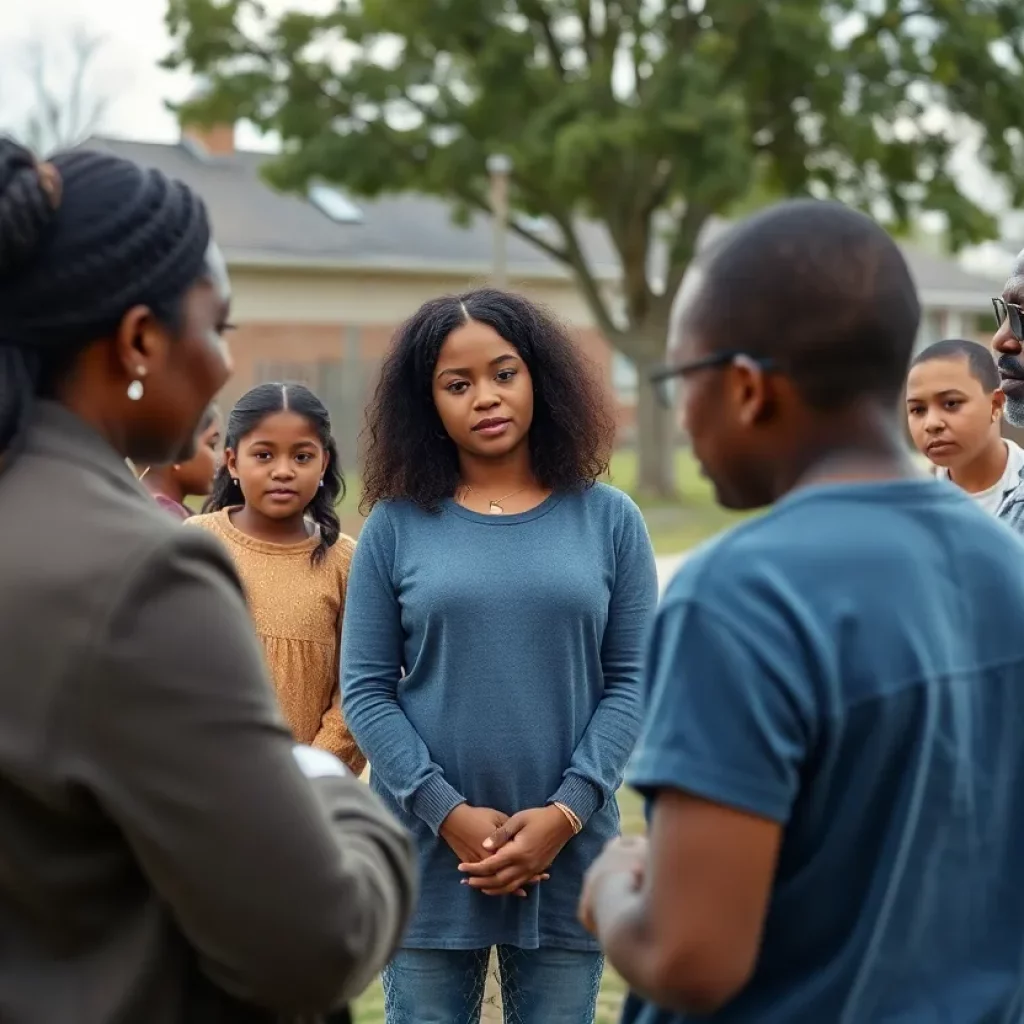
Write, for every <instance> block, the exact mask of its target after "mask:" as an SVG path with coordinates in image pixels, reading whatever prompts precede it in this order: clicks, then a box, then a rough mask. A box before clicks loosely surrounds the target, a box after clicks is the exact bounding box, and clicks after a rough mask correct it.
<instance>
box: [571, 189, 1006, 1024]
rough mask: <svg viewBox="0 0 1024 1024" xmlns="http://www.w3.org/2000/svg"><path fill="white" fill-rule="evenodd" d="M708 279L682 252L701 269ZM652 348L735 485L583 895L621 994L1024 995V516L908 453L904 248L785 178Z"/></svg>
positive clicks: (892, 1012) (737, 1011)
mask: <svg viewBox="0 0 1024 1024" xmlns="http://www.w3.org/2000/svg"><path fill="white" fill-rule="evenodd" d="M691 283H692V282H691ZM682 305H683V308H682V309H681V310H680V316H679V319H678V321H677V322H676V323H675V325H674V330H673V337H672V352H671V359H670V365H669V367H668V368H667V369H666V371H665V373H664V374H663V377H664V380H666V381H671V382H672V383H673V384H674V385H675V386H677V388H678V390H679V394H678V395H677V396H676V397H675V401H676V402H677V403H678V408H679V409H680V411H681V414H682V417H683V421H684V424H685V427H686V430H687V431H688V433H689V436H690V438H691V441H692V445H693V450H694V453H695V454H696V456H697V458H698V459H699V460H700V462H701V464H702V466H703V468H704V470H705V471H706V473H707V475H708V476H709V477H710V479H711V481H712V483H713V484H714V486H715V489H716V492H717V495H718V498H719V500H720V501H721V502H722V503H723V504H724V505H727V506H729V507H731V508H746V509H749V508H755V507H759V506H763V505H768V504H774V508H773V509H772V510H771V511H770V512H768V513H767V514H766V515H764V516H762V517H761V518H758V519H754V520H751V521H749V522H746V523H744V524H742V525H741V526H739V527H738V528H737V529H734V530H732V531H731V532H729V533H727V534H726V535H724V536H723V537H721V538H719V539H718V540H716V541H714V542H712V543H710V544H709V545H707V546H706V547H704V548H703V549H702V550H700V551H698V552H697V553H696V554H695V555H693V556H692V557H691V558H690V559H688V560H687V562H686V563H685V565H684V567H683V569H682V570H681V572H680V573H679V575H678V576H677V577H676V579H675V580H674V581H673V582H672V584H671V585H670V586H669V588H668V591H667V594H666V596H665V599H664V603H663V606H662V608H661V609H660V612H659V614H658V618H657V622H656V625H655V628H654V632H653V635H652V638H651V645H650V661H649V667H648V675H647V680H646V686H647V695H646V696H647V709H646V724H645V727H644V731H643V734H642V737H641V740H640V744H639V747H638V749H637V751H636V754H635V756H634V761H633V764H632V769H631V775H630V781H631V782H632V784H633V785H634V786H636V787H637V788H638V789H639V790H640V791H641V792H642V793H643V794H644V795H645V796H646V798H647V801H648V817H649V825H650V829H649V836H650V838H649V845H648V841H646V840H639V839H634V840H620V841H618V842H616V843H614V844H612V846H610V847H609V848H608V850H607V851H606V852H605V854H604V855H603V856H602V858H601V859H600V860H599V861H598V862H597V864H596V865H595V866H594V867H593V869H592V870H591V872H590V874H589V876H588V879H587V884H586V887H585V890H584V894H583V898H582V903H581V918H582V920H583V921H584V923H585V924H586V925H587V926H588V927H589V928H590V929H591V930H592V931H593V932H594V933H595V934H596V935H597V936H598V937H599V938H600V940H601V943H602V945H603V947H604V949H605V951H606V952H607V955H608V958H609V960H610V962H611V964H612V965H613V966H614V967H615V968H617V969H618V971H619V972H620V973H621V974H622V976H623V977H624V978H625V979H626V981H627V982H628V983H629V984H630V986H631V988H632V990H633V993H634V994H633V995H632V996H631V997H630V1000H629V1002H628V1004H627V1007H626V1011H625V1017H624V1020H625V1021H626V1022H628V1024H678V1022H683V1021H692V1020H695V1019H698V1018H699V1019H701V1020H712V1021H715V1022H719V1024H726V1022H728V1024H783V1022H784V1024H896V1022H899V1024H904V1022H907V1024H910V1022H913V1024H918V1022H932V1021H934V1022H942V1024H1009V1022H1011V1021H1013V1022H1019V1021H1021V1020H1022V1019H1024V884H1022V879H1021V870H1022V866H1024V628H1022V626H1021V624H1022V623H1024V542H1022V541H1021V540H1020V539H1018V538H1017V537H1016V536H1015V535H1014V534H1012V533H1011V532H1010V531H1009V530H1008V529H1007V528H1006V527H1005V526H1004V525H1003V524H1002V523H1000V522H999V521H997V520H995V519H993V518H991V517H989V516H986V515H985V514H984V513H983V512H982V511H981V510H980V509H978V508H977V507H976V506H975V504H974V502H972V501H971V499H970V498H969V497H967V496H966V495H964V494H963V493H962V492H960V491H958V490H956V489H954V488H951V487H945V486H943V485H942V484H940V483H938V482H936V481H933V480H930V479H924V478H920V477H918V476H917V475H915V470H914V469H913V468H912V466H911V463H910V460H909V457H908V455H907V453H906V451H905V447H904V444H903V442H902V440H901V433H900V425H899V420H898V412H897V403H898V398H899V395H900V391H901V388H902V385H903V381H904V378H905V374H906V369H907V364H908V362H909V359H910V355H911V351H912V348H913V344H914V338H915V334H916V332H917V326H918V316H919V309H918V302H917V298H916V296H915V290H914V285H913V282H912V281H911V278H910V274H909V273H908V270H907V267H906V264H905V263H904V261H903V258H902V256H901V255H900V252H899V250H898V249H897V247H896V246H895V245H894V244H893V242H892V241H891V240H890V239H889V237H888V236H887V235H886V234H885V233H884V232H883V231H882V230H881V229H880V228H879V227H878V226H877V225H876V224H874V223H873V222H872V221H871V220H870V219H868V218H867V217H864V216H862V215H861V214H858V213H855V212H853V211H851V210H848V209H846V208H844V207H841V206H838V205H835V204H830V203H816V202H812V201H800V202H791V203H785V204H782V205H780V206H777V207H774V208H772V209H770V210H768V211H766V212H764V213H762V214H760V215H759V216H757V217H755V218H753V219H752V220H750V221H747V222H746V223H744V224H743V225H741V226H740V227H739V228H737V229H735V230H734V231H733V232H732V233H731V234H730V236H729V237H728V238H727V239H726V240H725V241H724V243H723V244H721V245H720V246H718V247H717V248H716V249H715V250H714V251H713V252H712V254H711V256H710V258H709V259H708V260H707V262H706V263H705V264H704V265H703V266H702V267H701V274H700V278H699V280H698V282H697V283H696V286H695V287H693V288H691V289H690V294H689V295H688V297H687V301H686V302H685V303H683V304H682Z"/></svg>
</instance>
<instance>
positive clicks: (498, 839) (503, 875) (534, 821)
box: [440, 804, 573, 897]
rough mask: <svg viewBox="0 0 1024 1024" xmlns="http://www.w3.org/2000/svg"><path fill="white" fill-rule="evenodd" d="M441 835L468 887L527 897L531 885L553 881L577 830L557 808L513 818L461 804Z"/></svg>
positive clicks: (450, 817) (482, 808)
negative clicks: (555, 864)
mask: <svg viewBox="0 0 1024 1024" xmlns="http://www.w3.org/2000/svg"><path fill="white" fill-rule="evenodd" d="M440 835H441V838H442V839H443V840H444V841H445V842H446V843H447V844H448V845H449V846H450V847H451V848H452V850H453V851H454V852H455V856H456V857H458V858H459V871H461V872H462V873H463V875H464V876H465V877H464V878H463V880H462V884H463V885H468V886H469V887H470V888H472V889H478V890H479V891H480V892H482V893H484V894H485V895H486V896H511V895H514V896H519V897H525V896H526V886H528V885H534V884H536V883H538V882H546V881H547V880H548V878H549V877H550V875H549V874H548V868H550V867H551V864H552V862H553V861H554V859H555V857H557V856H558V854H559V853H560V852H561V850H562V847H563V846H565V844H566V843H567V842H568V841H569V840H570V839H571V838H572V837H573V827H572V825H571V824H570V823H569V820H568V818H567V817H566V816H565V815H564V814H563V813H562V812H561V811H560V810H559V809H558V808H557V807H555V806H554V805H548V806H547V807H534V808H531V809H530V810H527V811H520V812H519V813H518V814H513V815H512V816H511V817H509V816H508V815H507V814H503V813H502V812H501V811H496V810H494V808H492V807H471V806H470V805H469V804H459V806H458V807H456V808H455V810H453V811H452V812H451V813H450V814H449V815H448V817H447V818H445V820H444V822H443V824H442V825H441V830H440Z"/></svg>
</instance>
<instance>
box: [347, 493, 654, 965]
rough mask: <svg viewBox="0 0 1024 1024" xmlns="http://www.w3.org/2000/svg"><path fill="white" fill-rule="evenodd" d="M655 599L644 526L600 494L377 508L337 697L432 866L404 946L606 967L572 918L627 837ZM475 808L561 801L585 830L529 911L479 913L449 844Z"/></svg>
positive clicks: (351, 592) (358, 564) (352, 589)
mask: <svg viewBox="0 0 1024 1024" xmlns="http://www.w3.org/2000/svg"><path fill="white" fill-rule="evenodd" d="M657 596H658V585H657V573H656V571H655V565H654V554H653V552H652V550H651V544H650V540H649V539H648V537H647V529H646V527H645V525H644V521H643V517H642V516H641V515H640V511H639V510H638V509H637V507H636V505H634V504H633V502H632V501H630V499H629V498H628V497H627V496H626V495H625V494H623V493H622V492H621V491H618V490H616V489H615V488H613V487H609V486H607V485H604V484H598V485H596V486H594V487H591V488H588V489H587V490H585V491H582V492H580V493H576V494H560V493H559V494H554V495H552V496H551V497H550V498H548V499H547V500H546V501H544V502H543V503H541V504H540V505H538V506H537V507H536V508H534V509H531V510H530V511H528V512H523V513H521V514H519V515H507V516H489V515H481V514H479V513H477V512H472V511H470V510H469V509H465V508H462V507H461V506H459V505H457V504H455V503H454V502H451V501H449V502H446V503H445V505H444V508H443V510H442V511H441V512H440V513H439V514H437V515H431V514H429V513H427V512H424V511H423V510H422V509H419V508H417V507H416V506H415V505H413V504H411V503H410V502H387V503H382V504H379V505H377V506H376V507H375V508H374V510H373V512H372V513H371V514H370V516H369V518H368V519H367V521H366V525H365V526H364V527H363V531H362V533H361V534H360V537H359V543H358V545H357V547H356V553H355V557H354V559H353V562H352V571H351V575H350V577H349V584H348V593H347V596H346V601H345V622H344V630H343V633H342V686H343V689H344V707H345V718H346V721H347V722H348V725H349V728H350V729H351V730H352V733H353V735H354V736H355V738H356V740H357V741H358V743H359V745H360V747H361V748H362V750H363V752H364V753H365V754H366V756H367V758H369V761H370V769H371V776H370V784H371V785H372V786H373V788H374V790H375V791H376V792H377V793H378V794H379V795H380V796H381V798H382V799H383V800H384V802H385V803H386V804H387V805H388V807H390V809H391V810H392V811H393V812H394V814H395V815H396V816H397V817H398V818H399V819H400V820H401V821H402V822H403V823H404V824H405V825H406V826H407V827H408V828H409V830H410V831H411V832H412V834H413V836H414V838H415V840H416V844H417V847H418V850H419V864H420V871H421V875H422V884H421V887H420V898H419V902H418V904H417V908H416V913H415V916H414V918H413V921H412V924H411V925H410V927H409V930H408V932H407V933H406V937H405V945H406V946H408V947H412V948H426V949H480V948H483V947H485V946H491V945H497V944H507V945H513V946H519V947H521V948H523V949H535V948H537V947H561V948H565V949H581V950H590V949H596V943H595V942H594V940H593V939H592V938H591V937H590V936H589V935H587V934H586V932H584V930H583V929H582V928H581V927H580V925H579V923H578V922H577V920H576V904H577V900H578V898H579V892H580V887H581V885H582V883H583V874H584V872H585V871H586V869H587V867H589V865H590V864H591V863H592V862H593V861H594V859H595V858H596V857H597V856H598V854H599V853H600V852H601V849H602V847H603V846H604V844H605V842H607V840H609V839H610V838H612V837H613V836H614V835H616V834H617V832H618V830H619V816H618V808H617V806H616V802H615V792H616V790H617V789H618V787H619V785H620V784H621V782H622V775H623V772H624V771H625V767H626V762H627V761H628V759H629V755H630V753H631V752H632V750H633V746H634V744H635V742H636V737H637V734H638V733H639V731H640V720H641V693H640V674H641V671H642V666H643V655H644V644H645V641H646V636H647V632H648V630H649V629H650V626H651V622H652V619H653V616H654V608H655V604H656V602H657ZM403 673H404V674H403ZM463 799H466V800H468V801H469V803H470V804H472V805H474V806H479V807H493V808H496V809H497V810H499V811H503V812H504V813H506V814H514V813H515V812H517V811H522V810H526V809H528V808H532V807H543V806H544V805H545V804H546V803H548V802H549V801H551V800H559V801H561V802H563V803H565V804H567V805H568V806H569V807H571V808H572V809H573V810H574V811H575V812H576V814H577V815H578V816H579V817H580V819H581V820H582V821H583V822H585V827H584V829H583V832H582V833H581V834H580V835H578V836H576V837H575V838H574V839H571V840H570V841H569V843H568V845H567V846H566V847H565V848H564V849H563V850H562V852H561V853H560V854H559V855H558V857H557V858H556V860H555V863H554V865H553V867H552V870H551V878H550V879H549V880H548V881H546V882H542V883H540V884H539V885H537V886H533V887H531V888H530V890H529V895H528V897H527V898H526V899H520V898H518V897H516V896H504V897H497V898H496V897H493V896H484V895H483V894H482V893H479V892H477V891H475V890H473V889H470V888H469V887H468V886H464V885H461V884H460V881H461V878H462V876H461V875H460V874H459V872H458V863H459V862H458V858H457V857H456V856H455V854H454V853H453V852H452V851H451V849H450V848H449V847H448V845H447V843H445V841H444V840H443V839H441V838H440V837H439V836H438V835H437V830H438V828H439V827H440V825H441V823H442V821H443V820H444V818H445V816H446V815H447V814H448V813H449V811H451V810H452V808H453V807H455V805H456V804H458V803H460V802H461V801H462V800H463Z"/></svg>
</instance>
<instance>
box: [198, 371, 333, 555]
mask: <svg viewBox="0 0 1024 1024" xmlns="http://www.w3.org/2000/svg"><path fill="white" fill-rule="evenodd" d="M278 412H294V413H296V414H298V415H299V416H302V417H304V418H305V419H306V420H307V421H308V422H309V425H310V426H311V427H312V428H313V430H314V432H315V433H316V435H317V438H318V439H319V441H320V443H321V444H322V445H323V447H324V451H326V452H327V456H328V460H327V471H326V473H325V474H324V485H323V487H318V488H317V492H316V494H315V495H314V497H313V500H312V501H311V502H310V504H309V507H308V508H307V509H306V515H308V516H309V517H310V518H311V519H312V520H313V522H315V523H316V524H317V526H318V527H319V528H320V543H319V544H318V545H317V546H316V547H315V548H314V549H313V553H312V556H311V557H312V562H313V564H314V565H319V564H320V563H321V562H322V561H323V560H324V558H325V557H326V555H327V552H328V550H329V549H330V548H332V547H333V546H334V545H335V544H336V543H337V542H338V537H339V536H341V522H340V521H339V519H338V513H337V511H336V509H335V506H336V505H337V504H338V502H339V501H341V499H342V498H344V497H345V477H344V475H343V474H342V471H341V462H340V461H339V460H338V446H337V445H336V444H335V442H334V436H333V435H332V433H331V415H330V413H329V412H328V411H327V407H326V406H325V405H324V403H323V402H321V401H320V399H319V398H317V396H316V395H314V394H313V392H312V391H310V390H309V388H307V387H304V386H303V385H302V384H260V385H258V386H257V387H254V388H253V389H252V390H251V391H248V392H246V393H245V394H244V395H243V396H242V397H241V398H240V399H239V400H238V402H237V403H236V405H235V407H234V408H233V409H232V410H231V413H230V415H229V416H228V425H227V432H226V436H225V440H224V447H225V448H231V449H233V450H234V451H236V452H237V451H238V446H239V445H240V444H241V442H242V440H243V439H244V438H246V437H248V436H249V435H250V434H251V433H253V431H254V430H256V429H257V428H258V427H259V425H260V424H261V423H262V422H263V421H264V420H265V419H266V418H267V417H268V416H273V415H274V414H275V413H278ZM241 497H242V495H241V492H240V490H239V487H238V484H237V482H236V481H235V479H234V478H233V477H232V476H231V472H230V471H229V470H228V467H227V464H226V461H225V462H223V463H222V464H221V467H220V469H219V470H218V471H217V475H216V477H214V480H213V490H212V491H211V492H210V497H209V498H207V499H206V503H205V504H204V505H203V511H204V512H220V511H221V510H222V509H225V508H231V507H232V506H234V505H237V504H238V503H239V499H240V498H241Z"/></svg>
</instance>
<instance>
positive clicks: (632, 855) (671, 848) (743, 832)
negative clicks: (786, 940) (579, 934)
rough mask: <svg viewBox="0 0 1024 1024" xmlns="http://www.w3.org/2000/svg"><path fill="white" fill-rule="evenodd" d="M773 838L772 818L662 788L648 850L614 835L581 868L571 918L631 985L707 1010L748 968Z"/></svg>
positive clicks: (757, 940)
mask: <svg viewBox="0 0 1024 1024" xmlns="http://www.w3.org/2000/svg"><path fill="white" fill-rule="evenodd" d="M781 841H782V828H781V826H780V825H779V824H777V823H776V822H773V821H769V820H767V819H765V818H759V817H755V816H754V815H752V814H747V813H744V812H742V811H738V810H733V809H731V808H728V807H723V806H721V805H720V804H714V803H711V802H710V801H707V800H701V799H699V798H697V797H692V796H689V795H687V794H685V793H680V792H677V791H674V790H663V791H662V792H660V793H659V794H658V797H657V800H656V802H655V805H654V815H653V818H652V821H651V830H650V843H649V846H648V844H647V841H645V840H637V839H617V840H614V841H613V842H612V843H610V844H609V845H608V847H607V848H606V849H605V852H604V853H603V854H602V855H601V856H600V857H599V858H598V860H597V861H596V862H595V863H594V864H593V866H592V867H591V869H590V871H589V872H588V873H587V877H586V880H585V882H584V887H583V895H582V897H581V901H580V910H579V915H580V921H581V923H582V924H583V926H584V927H585V928H587V930H588V931H590V932H591V933H592V934H593V935H594V936H596V937H597V939H598V940H599V941H600V943H601V946H602V948H603V949H604V951H605V954H606V955H607V957H608V960H609V962H610V963H611V964H612V965H613V966H614V967H615V969H616V970H617V971H618V972H619V973H620V974H621V975H622V977H623V978H624V979H625V980H626V982H628V983H629V985H630V986H631V987H632V988H633V990H634V991H636V992H638V993H640V994H641V995H643V996H645V997H646V998H648V999H650V1000H651V1001H652V1002H654V1003H656V1004H657V1005H659V1006H663V1007H665V1008H666V1009H670V1010H679V1011H682V1012H689V1013H696V1014H707V1013H712V1012H714V1011H715V1010H718V1009H720V1008H721V1007H722V1006H723V1005H725V1004H726V1003H728V1002H729V1001H730V1000H732V999H733V998H735V996H736V995H737V994H738V993H739V992H740V990H741V989H742V988H743V987H744V985H746V983H747V981H748V980H749V979H750V976H751V974H752V973H753V971H754V966H755V964H756V962H757V957H758V951H759V948H760V944H761V935H762V932H763V930H764V921H765V915H766V913H767V910H768V901H769V897H770V895H771V890H772V882H773V879H774V876H775V867H776V862H777V859H778V853H779V846H780V843H781Z"/></svg>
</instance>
